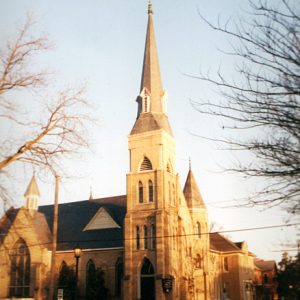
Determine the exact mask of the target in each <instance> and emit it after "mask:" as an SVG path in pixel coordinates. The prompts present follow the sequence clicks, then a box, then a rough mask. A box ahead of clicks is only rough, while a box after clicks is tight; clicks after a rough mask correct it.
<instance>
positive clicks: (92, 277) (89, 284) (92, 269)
mask: <svg viewBox="0 0 300 300" xmlns="http://www.w3.org/2000/svg"><path fill="white" fill-rule="evenodd" d="M85 283H86V284H85V290H86V292H85V295H86V298H87V299H93V292H94V291H95V289H96V285H97V281H96V266H95V264H94V262H93V261H92V260H91V259H90V260H89V261H88V263H87V264H86V276H85Z"/></svg>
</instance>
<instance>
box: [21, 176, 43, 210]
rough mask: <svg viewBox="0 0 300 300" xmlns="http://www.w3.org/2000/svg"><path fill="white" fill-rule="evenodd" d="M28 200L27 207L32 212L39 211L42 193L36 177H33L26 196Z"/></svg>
mask: <svg viewBox="0 0 300 300" xmlns="http://www.w3.org/2000/svg"><path fill="white" fill-rule="evenodd" d="M24 197H25V199H26V205H25V207H26V208H27V209H30V210H37V209H38V204H39V200H40V191H39V187H38V185H37V183H36V180H35V176H34V175H33V176H32V178H31V181H30V183H29V185H28V187H27V190H26V192H25V194H24Z"/></svg>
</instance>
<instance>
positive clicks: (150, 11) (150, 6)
mask: <svg viewBox="0 0 300 300" xmlns="http://www.w3.org/2000/svg"><path fill="white" fill-rule="evenodd" d="M150 14H153V10H152V1H151V0H149V2H148V15H150Z"/></svg>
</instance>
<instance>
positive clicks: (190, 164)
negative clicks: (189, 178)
mask: <svg viewBox="0 0 300 300" xmlns="http://www.w3.org/2000/svg"><path fill="white" fill-rule="evenodd" d="M189 170H192V161H191V157H190V156H189Z"/></svg>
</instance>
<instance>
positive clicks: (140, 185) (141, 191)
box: [138, 181, 144, 203]
mask: <svg viewBox="0 0 300 300" xmlns="http://www.w3.org/2000/svg"><path fill="white" fill-rule="evenodd" d="M138 192H139V203H143V202H144V189H143V184H142V183H141V182H140V181H139V187H138Z"/></svg>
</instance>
